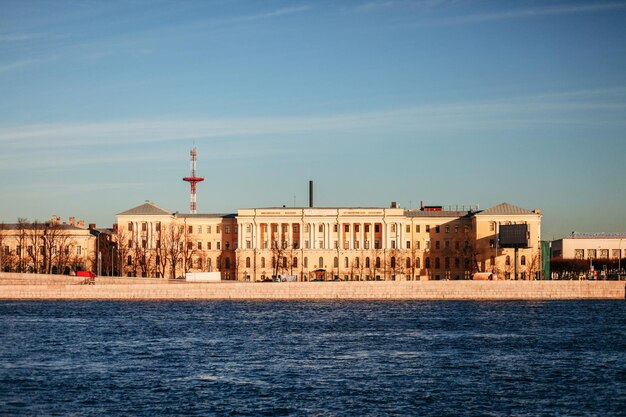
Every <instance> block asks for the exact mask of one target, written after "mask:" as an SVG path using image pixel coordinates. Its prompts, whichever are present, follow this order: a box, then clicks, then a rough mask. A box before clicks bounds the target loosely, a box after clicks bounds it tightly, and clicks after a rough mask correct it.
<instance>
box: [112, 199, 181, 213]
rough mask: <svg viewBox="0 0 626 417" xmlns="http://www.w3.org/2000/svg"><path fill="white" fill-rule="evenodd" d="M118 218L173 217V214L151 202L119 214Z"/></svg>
mask: <svg viewBox="0 0 626 417" xmlns="http://www.w3.org/2000/svg"><path fill="white" fill-rule="evenodd" d="M117 215H118V216H171V215H172V212H170V211H167V210H165V209H162V208H161V207H159V206H157V205H156V204H154V203H153V202H151V201H146V202H145V203H143V204H142V205H140V206H137V207H134V208H132V209H130V210H126V211H123V212H121V213H118V214H117Z"/></svg>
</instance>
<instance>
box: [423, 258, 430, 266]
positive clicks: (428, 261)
mask: <svg viewBox="0 0 626 417" xmlns="http://www.w3.org/2000/svg"><path fill="white" fill-rule="evenodd" d="M424 268H426V269H428V268H430V258H429V257H426V259H424Z"/></svg>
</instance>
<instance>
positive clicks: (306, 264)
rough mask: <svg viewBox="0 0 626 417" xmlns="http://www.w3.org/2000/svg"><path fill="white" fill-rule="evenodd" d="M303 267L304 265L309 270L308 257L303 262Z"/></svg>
mask: <svg viewBox="0 0 626 417" xmlns="http://www.w3.org/2000/svg"><path fill="white" fill-rule="evenodd" d="M302 265H303V266H304V267H305V268H308V267H309V258H308V257H306V256H305V257H304V259H303V260H302Z"/></svg>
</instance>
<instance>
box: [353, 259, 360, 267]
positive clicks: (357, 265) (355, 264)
mask: <svg viewBox="0 0 626 417" xmlns="http://www.w3.org/2000/svg"><path fill="white" fill-rule="evenodd" d="M354 266H355V267H356V268H360V267H361V260H360V259H359V257H358V256H357V257H356V258H354Z"/></svg>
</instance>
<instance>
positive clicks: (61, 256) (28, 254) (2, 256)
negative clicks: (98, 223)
mask: <svg viewBox="0 0 626 417" xmlns="http://www.w3.org/2000/svg"><path fill="white" fill-rule="evenodd" d="M96 246H97V239H96V237H95V235H94V234H93V233H92V231H91V230H90V229H89V228H86V227H85V225H84V223H83V222H82V221H79V222H75V219H74V218H73V217H70V219H69V224H67V223H62V222H61V219H60V218H59V217H56V216H55V217H53V218H52V219H51V220H49V221H46V222H38V221H33V222H29V221H26V220H24V221H20V222H18V223H11V224H5V223H2V224H0V270H1V271H4V272H34V273H48V274H66V275H69V274H74V273H75V272H76V271H80V270H85V269H87V270H95V269H96V268H95V253H96Z"/></svg>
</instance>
